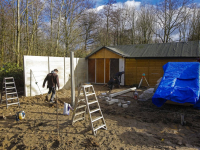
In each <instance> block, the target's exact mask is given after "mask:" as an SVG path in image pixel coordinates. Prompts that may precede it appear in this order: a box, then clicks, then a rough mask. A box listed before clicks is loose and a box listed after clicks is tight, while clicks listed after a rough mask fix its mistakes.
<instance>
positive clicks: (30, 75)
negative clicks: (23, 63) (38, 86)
mask: <svg viewBox="0 0 200 150" xmlns="http://www.w3.org/2000/svg"><path fill="white" fill-rule="evenodd" d="M31 91H32V70H31V69H30V96H32V92H31Z"/></svg>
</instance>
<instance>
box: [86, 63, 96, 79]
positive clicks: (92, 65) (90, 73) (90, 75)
mask: <svg viewBox="0 0 200 150" xmlns="http://www.w3.org/2000/svg"><path fill="white" fill-rule="evenodd" d="M88 82H95V59H88Z"/></svg>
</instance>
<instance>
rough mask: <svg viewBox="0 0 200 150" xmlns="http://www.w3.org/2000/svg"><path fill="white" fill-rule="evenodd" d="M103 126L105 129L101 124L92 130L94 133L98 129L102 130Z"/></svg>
mask: <svg viewBox="0 0 200 150" xmlns="http://www.w3.org/2000/svg"><path fill="white" fill-rule="evenodd" d="M104 126H105V127H106V124H103V125H100V126H97V127H96V128H94V131H97V130H98V129H100V128H103V127H104Z"/></svg>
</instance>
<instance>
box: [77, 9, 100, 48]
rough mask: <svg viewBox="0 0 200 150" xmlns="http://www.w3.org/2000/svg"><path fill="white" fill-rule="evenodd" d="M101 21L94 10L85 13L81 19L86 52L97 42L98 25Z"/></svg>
mask: <svg viewBox="0 0 200 150" xmlns="http://www.w3.org/2000/svg"><path fill="white" fill-rule="evenodd" d="M98 21H99V16H98V14H97V13H96V12H95V11H94V10H90V11H87V12H85V13H84V14H83V15H82V17H81V18H80V27H82V30H83V31H82V36H83V40H84V50H88V49H90V47H91V45H92V44H93V43H94V42H95V41H94V40H96V32H97V31H96V29H97V26H96V23H97V22H98Z"/></svg>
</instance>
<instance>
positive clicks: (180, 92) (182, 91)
mask: <svg viewBox="0 0 200 150" xmlns="http://www.w3.org/2000/svg"><path fill="white" fill-rule="evenodd" d="M199 69H200V63H199V62H169V63H167V64H165V65H164V66H163V70H164V75H163V78H162V80H161V82H160V84H159V86H158V88H157V90H156V92H155V94H154V95H153V98H152V102H153V104H155V105H156V106H158V107H161V106H162V105H163V104H164V103H165V102H166V101H167V100H171V101H173V102H177V103H191V104H194V107H196V108H198V109H200V102H199V93H200V88H199V87H200V86H199V75H200V72H199Z"/></svg>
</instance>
